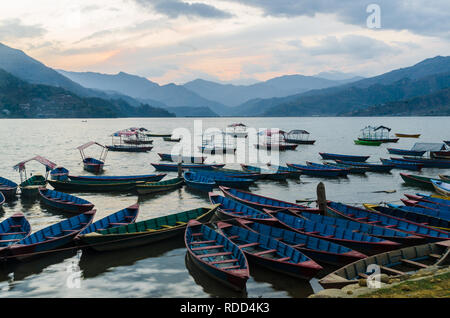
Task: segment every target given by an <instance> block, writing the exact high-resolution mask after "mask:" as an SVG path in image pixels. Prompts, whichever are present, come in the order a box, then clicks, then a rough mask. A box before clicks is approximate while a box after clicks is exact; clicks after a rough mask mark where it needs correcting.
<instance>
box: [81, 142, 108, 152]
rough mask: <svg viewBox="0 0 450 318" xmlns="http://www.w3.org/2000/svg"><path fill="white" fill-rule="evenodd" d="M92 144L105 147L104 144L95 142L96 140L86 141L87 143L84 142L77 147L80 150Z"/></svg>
mask: <svg viewBox="0 0 450 318" xmlns="http://www.w3.org/2000/svg"><path fill="white" fill-rule="evenodd" d="M92 145H98V146H100V147H102V148H105V146H103V145H102V144H99V143H98V142H96V141H90V142H88V143H86V144H84V145H81V146H80V147H77V149H78V150H80V151H82V150H84V149H86V148H88V147H90V146H92Z"/></svg>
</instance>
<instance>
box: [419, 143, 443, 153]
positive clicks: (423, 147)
mask: <svg viewBox="0 0 450 318" xmlns="http://www.w3.org/2000/svg"><path fill="white" fill-rule="evenodd" d="M445 149H446V148H445V144H444V143H426V142H417V143H415V144H414V146H413V147H412V148H411V150H414V151H442V150H445Z"/></svg>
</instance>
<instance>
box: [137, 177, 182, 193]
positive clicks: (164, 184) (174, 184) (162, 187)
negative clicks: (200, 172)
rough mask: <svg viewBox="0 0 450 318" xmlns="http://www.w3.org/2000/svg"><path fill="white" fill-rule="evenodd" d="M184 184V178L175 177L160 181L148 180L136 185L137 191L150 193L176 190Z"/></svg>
mask: <svg viewBox="0 0 450 318" xmlns="http://www.w3.org/2000/svg"><path fill="white" fill-rule="evenodd" d="M183 184H184V179H183V178H173V179H169V180H165V181H159V182H146V183H143V184H138V185H136V191H137V192H138V193H139V194H149V193H157V192H164V191H170V190H175V189H178V188H180V187H182V186H183Z"/></svg>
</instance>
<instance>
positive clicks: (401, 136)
mask: <svg viewBox="0 0 450 318" xmlns="http://www.w3.org/2000/svg"><path fill="white" fill-rule="evenodd" d="M395 136H396V137H400V138H419V137H420V134H395Z"/></svg>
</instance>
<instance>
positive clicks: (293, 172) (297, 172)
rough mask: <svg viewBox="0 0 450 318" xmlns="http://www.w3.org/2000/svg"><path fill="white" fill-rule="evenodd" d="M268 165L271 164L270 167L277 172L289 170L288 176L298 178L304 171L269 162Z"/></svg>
mask: <svg viewBox="0 0 450 318" xmlns="http://www.w3.org/2000/svg"><path fill="white" fill-rule="evenodd" d="M267 165H268V166H269V168H270V169H273V170H275V171H277V172H287V173H288V178H294V179H298V177H300V176H301V174H302V172H301V171H300V170H298V169H294V168H290V167H283V166H277V165H272V164H270V163H268V164H267Z"/></svg>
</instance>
